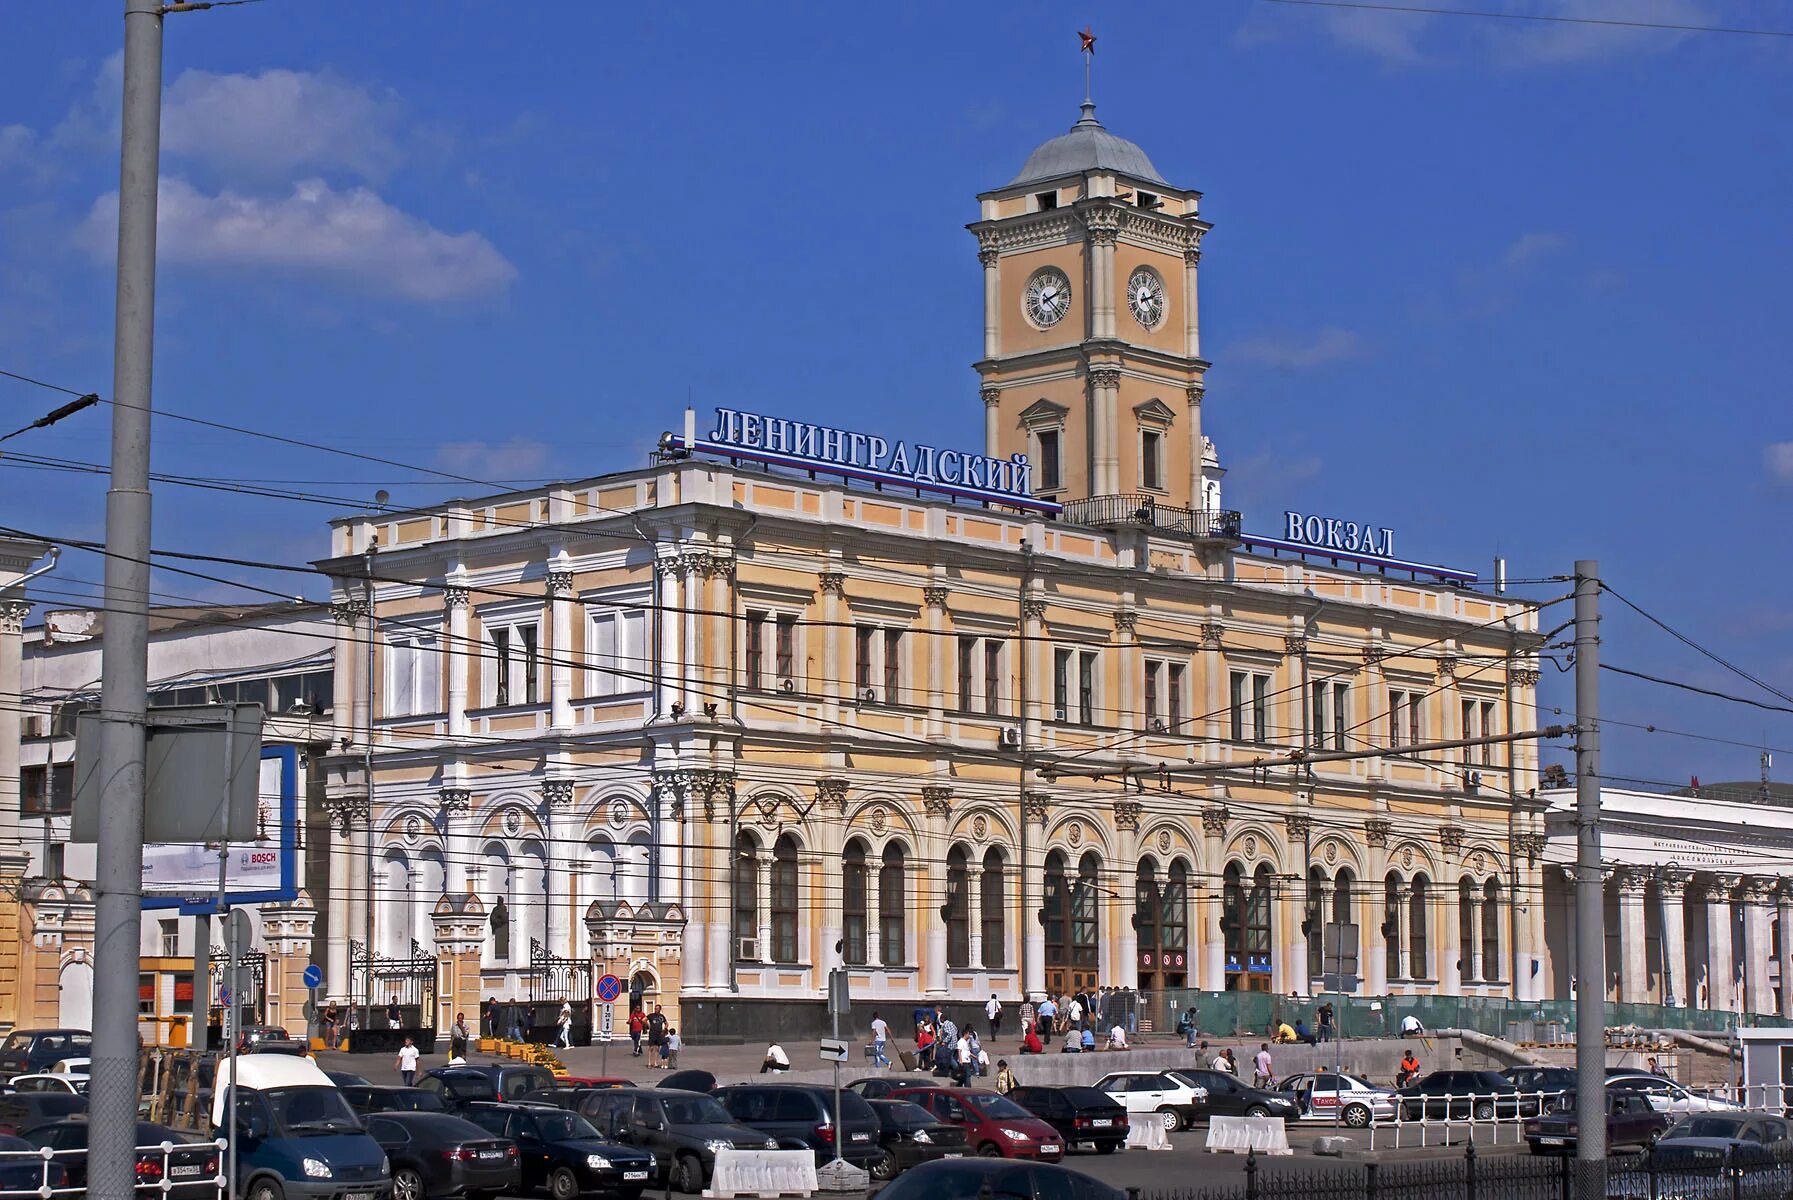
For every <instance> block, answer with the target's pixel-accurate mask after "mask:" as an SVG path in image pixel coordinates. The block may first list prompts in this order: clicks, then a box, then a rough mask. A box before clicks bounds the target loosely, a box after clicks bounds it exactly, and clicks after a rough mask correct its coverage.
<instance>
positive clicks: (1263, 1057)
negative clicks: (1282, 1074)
mask: <svg viewBox="0 0 1793 1200" xmlns="http://www.w3.org/2000/svg"><path fill="white" fill-rule="evenodd" d="M1251 1082H1252V1086H1253V1087H1261V1088H1264V1087H1270V1086H1271V1085H1272V1084H1274V1083H1275V1082H1276V1072H1275V1071H1274V1070H1272V1069H1271V1065H1270V1044H1269V1043H1268V1042H1266V1043H1264V1044H1263V1045H1261V1046H1259V1047H1258V1053H1257V1057H1255V1058H1253V1059H1252V1061H1251Z"/></svg>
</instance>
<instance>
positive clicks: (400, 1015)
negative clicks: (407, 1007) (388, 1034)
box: [386, 996, 405, 1029]
mask: <svg viewBox="0 0 1793 1200" xmlns="http://www.w3.org/2000/svg"><path fill="white" fill-rule="evenodd" d="M404 1024H405V1014H404V1012H403V1010H401V1009H400V1008H399V1006H398V997H397V996H394V997H393V998H392V1003H390V1004H388V1005H387V1006H386V1028H388V1029H403V1028H404Z"/></svg>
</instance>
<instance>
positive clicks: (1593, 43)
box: [1480, 0, 1714, 66]
mask: <svg viewBox="0 0 1793 1200" xmlns="http://www.w3.org/2000/svg"><path fill="white" fill-rule="evenodd" d="M1519 11H1522V12H1527V13H1530V14H1532V15H1535V16H1541V17H1570V18H1578V20H1573V21H1489V22H1484V23H1482V25H1481V26H1480V29H1481V33H1482V36H1483V37H1484V38H1485V39H1486V41H1487V43H1488V46H1489V48H1490V50H1491V51H1492V52H1493V54H1494V57H1495V58H1496V60H1497V61H1500V62H1502V63H1505V64H1508V65H1514V66H1557V65H1561V64H1564V63H1578V62H1588V61H1591V60H1595V59H1606V58H1619V57H1622V56H1624V55H1629V54H1654V53H1660V52H1662V51H1665V50H1668V49H1671V48H1672V47H1674V46H1676V45H1677V44H1679V43H1680V42H1681V41H1682V40H1683V39H1685V38H1687V37H1689V36H1690V34H1688V33H1686V32H1681V31H1676V30H1673V29H1645V28H1640V27H1639V26H1642V25H1651V24H1655V25H1710V24H1713V23H1714V22H1713V16H1712V13H1711V11H1710V10H1709V9H1707V8H1706V6H1705V5H1704V4H1702V3H1699V2H1698V0H1531V3H1529V4H1526V5H1523V6H1521V8H1520V10H1519ZM1602 21H1611V22H1615V24H1610V25H1608V24H1598V23H1597V22H1602ZM1616 22H1626V24H1617V23H1616Z"/></svg>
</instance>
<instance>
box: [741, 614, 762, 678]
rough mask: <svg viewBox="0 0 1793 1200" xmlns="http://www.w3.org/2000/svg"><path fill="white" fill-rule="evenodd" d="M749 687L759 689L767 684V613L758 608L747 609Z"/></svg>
mask: <svg viewBox="0 0 1793 1200" xmlns="http://www.w3.org/2000/svg"><path fill="white" fill-rule="evenodd" d="M745 669H746V672H747V680H746V684H747V688H748V690H750V691H758V690H759V689H761V688H763V687H765V686H766V614H765V613H764V612H762V611H760V610H758V609H751V608H750V609H748V610H747V662H746V664H745Z"/></svg>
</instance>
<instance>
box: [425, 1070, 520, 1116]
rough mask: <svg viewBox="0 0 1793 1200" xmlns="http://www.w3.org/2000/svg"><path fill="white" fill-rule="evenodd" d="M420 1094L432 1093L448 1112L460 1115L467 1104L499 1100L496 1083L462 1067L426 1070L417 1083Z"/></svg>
mask: <svg viewBox="0 0 1793 1200" xmlns="http://www.w3.org/2000/svg"><path fill="white" fill-rule="evenodd" d="M417 1087H418V1090H419V1091H425V1092H434V1093H435V1094H436V1095H437V1096H439V1097H441V1099H442V1107H443V1108H444V1109H446V1110H447V1111H448V1112H460V1111H461V1110H462V1109H463V1108H465V1107H466V1106H467V1105H469V1104H491V1103H494V1102H496V1101H502V1100H503V1099H504V1097H503V1096H501V1095H499V1094H498V1081H497V1080H496V1079H494V1078H492V1077H491V1076H490V1075H488V1074H486V1073H485V1072H484V1071H469V1070H467V1069H466V1068H465V1067H437V1068H436V1069H435V1070H433V1071H425V1072H424V1073H423V1078H421V1079H419V1080H418V1081H417Z"/></svg>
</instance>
